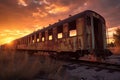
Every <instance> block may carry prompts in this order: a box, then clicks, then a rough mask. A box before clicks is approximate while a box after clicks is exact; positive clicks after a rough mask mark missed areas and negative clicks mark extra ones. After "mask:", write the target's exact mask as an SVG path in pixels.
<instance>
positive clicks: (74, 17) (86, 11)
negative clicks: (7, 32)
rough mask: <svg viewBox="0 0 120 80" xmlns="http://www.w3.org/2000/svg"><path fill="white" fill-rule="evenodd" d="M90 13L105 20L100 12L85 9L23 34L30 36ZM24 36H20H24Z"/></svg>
mask: <svg viewBox="0 0 120 80" xmlns="http://www.w3.org/2000/svg"><path fill="white" fill-rule="evenodd" d="M92 13H95V14H97V15H99V16H100V18H101V19H102V20H103V21H104V22H105V19H104V18H103V17H102V16H101V15H100V14H98V13H96V12H95V11H92V10H85V11H83V12H80V13H78V14H76V15H73V16H70V17H68V18H66V19H64V20H60V21H59V22H56V23H54V24H51V25H49V26H47V27H46V28H43V29H40V30H38V31H35V32H33V33H31V34H28V35H26V36H24V37H27V36H31V35H33V34H35V33H39V32H43V31H45V30H48V29H51V28H53V27H58V26H61V25H63V24H64V23H68V22H71V21H73V20H75V19H77V18H78V17H82V16H84V15H86V14H92ZM24 37H22V38H24ZM20 39H21V38H20Z"/></svg>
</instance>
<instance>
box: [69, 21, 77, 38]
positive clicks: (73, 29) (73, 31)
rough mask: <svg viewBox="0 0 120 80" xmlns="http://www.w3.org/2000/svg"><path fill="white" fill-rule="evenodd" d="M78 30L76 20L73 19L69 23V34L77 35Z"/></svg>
mask: <svg viewBox="0 0 120 80" xmlns="http://www.w3.org/2000/svg"><path fill="white" fill-rule="evenodd" d="M76 35H77V30H76V21H72V22H70V23H69V36H70V37H72V36H76Z"/></svg>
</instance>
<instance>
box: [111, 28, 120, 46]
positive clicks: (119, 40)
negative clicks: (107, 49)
mask: <svg viewBox="0 0 120 80" xmlns="http://www.w3.org/2000/svg"><path fill="white" fill-rule="evenodd" d="M113 38H114V39H115V45H116V46H119V47H120V29H119V28H118V29H116V33H115V34H113Z"/></svg>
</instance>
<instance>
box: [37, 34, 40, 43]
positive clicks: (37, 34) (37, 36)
mask: <svg viewBox="0 0 120 80" xmlns="http://www.w3.org/2000/svg"><path fill="white" fill-rule="evenodd" d="M36 38H37V42H39V41H40V39H39V34H37V35H36Z"/></svg>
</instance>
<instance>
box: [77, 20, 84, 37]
mask: <svg viewBox="0 0 120 80" xmlns="http://www.w3.org/2000/svg"><path fill="white" fill-rule="evenodd" d="M76 27H77V35H82V34H83V27H84V18H78V19H77V21H76Z"/></svg>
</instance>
